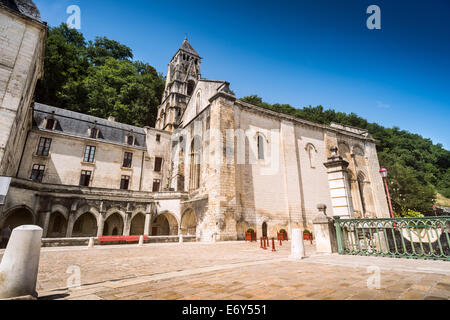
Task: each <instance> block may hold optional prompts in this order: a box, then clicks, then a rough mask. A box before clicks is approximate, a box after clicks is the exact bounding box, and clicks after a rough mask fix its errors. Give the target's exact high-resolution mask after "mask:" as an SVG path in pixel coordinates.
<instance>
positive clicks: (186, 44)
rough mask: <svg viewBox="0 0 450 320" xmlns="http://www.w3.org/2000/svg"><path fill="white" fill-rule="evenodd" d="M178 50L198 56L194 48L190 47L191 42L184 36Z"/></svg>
mask: <svg viewBox="0 0 450 320" xmlns="http://www.w3.org/2000/svg"><path fill="white" fill-rule="evenodd" d="M179 50H183V51H185V52H187V53H189V54H192V55H194V56H197V57H199V58H200V55H199V54H198V53H197V51H195V50H194V48H192V46H191V44H190V43H189V41H188V39H187V38H185V39H184V41H183V43H182V44H181V47H180V49H179Z"/></svg>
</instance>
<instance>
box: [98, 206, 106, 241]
mask: <svg viewBox="0 0 450 320" xmlns="http://www.w3.org/2000/svg"><path fill="white" fill-rule="evenodd" d="M104 226H105V218H104V217H103V213H101V212H100V214H99V216H98V219H97V237H101V236H102V235H103V228H104Z"/></svg>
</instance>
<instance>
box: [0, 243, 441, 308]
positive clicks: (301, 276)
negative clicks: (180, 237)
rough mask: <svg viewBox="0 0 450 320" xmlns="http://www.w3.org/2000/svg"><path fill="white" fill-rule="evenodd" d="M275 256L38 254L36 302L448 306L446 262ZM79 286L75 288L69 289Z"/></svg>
mask: <svg viewBox="0 0 450 320" xmlns="http://www.w3.org/2000/svg"><path fill="white" fill-rule="evenodd" d="M276 248H277V251H276V252H272V251H271V250H270V249H269V250H266V251H264V250H262V249H260V247H259V243H254V242H253V243H248V242H247V243H245V242H218V243H211V244H205V243H183V244H177V243H170V244H169V243H167V244H148V245H144V246H143V247H138V246H137V245H127V246H97V247H95V248H93V249H87V248H84V247H83V248H81V247H73V248H43V249H42V251H41V260H40V266H39V276H38V293H39V299H44V300H49V299H52V300H53V299H71V300H91V299H95V300H98V299H106V300H137V299H144V300H146V299H147V300H148V299H151V300H177V299H186V300H266V299H276V300H311V299H314V300H317V299H327V300H329V299H332V300H346V299H358V300H372V299H383V300H384V299H406V300H410V299H432V300H438V299H445V300H448V299H449V298H450V262H444V261H425V260H406V259H391V258H377V257H356V256H340V255H337V254H334V255H318V254H316V253H315V251H314V247H313V246H311V245H309V244H307V245H306V255H307V257H306V258H305V259H304V260H301V261H291V260H289V258H288V257H289V254H290V243H289V242H284V244H283V246H282V247H279V245H277V247H276ZM0 255H2V252H1V251H0ZM377 270H379V274H380V278H379V279H380V282H379V289H377V288H374V287H376V286H377V282H376V278H374V276H375V275H376V272H377ZM78 279H79V280H80V283H81V287H79V288H68V286H72V285H76V284H77V280H78ZM368 279H372V280H369V284H370V286H368ZM374 279H375V280H374Z"/></svg>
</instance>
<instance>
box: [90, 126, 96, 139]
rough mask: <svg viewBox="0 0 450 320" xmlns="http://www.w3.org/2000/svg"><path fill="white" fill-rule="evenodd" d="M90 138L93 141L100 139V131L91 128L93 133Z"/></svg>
mask: <svg viewBox="0 0 450 320" xmlns="http://www.w3.org/2000/svg"><path fill="white" fill-rule="evenodd" d="M89 137H91V138H92V139H97V137H98V129H97V128H91V132H90V134H89Z"/></svg>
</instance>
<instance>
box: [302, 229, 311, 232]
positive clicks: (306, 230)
mask: <svg viewBox="0 0 450 320" xmlns="http://www.w3.org/2000/svg"><path fill="white" fill-rule="evenodd" d="M303 233H311V231H309V230H308V229H305V231H303Z"/></svg>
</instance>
